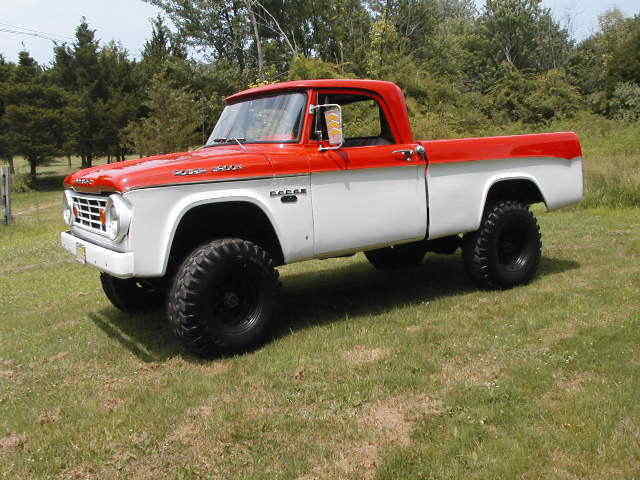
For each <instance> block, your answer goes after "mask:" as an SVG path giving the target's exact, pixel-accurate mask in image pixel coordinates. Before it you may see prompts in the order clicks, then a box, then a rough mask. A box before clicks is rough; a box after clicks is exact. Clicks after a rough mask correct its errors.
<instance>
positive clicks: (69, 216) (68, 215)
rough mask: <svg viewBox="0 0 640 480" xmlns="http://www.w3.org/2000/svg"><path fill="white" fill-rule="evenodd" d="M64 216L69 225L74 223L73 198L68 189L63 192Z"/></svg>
mask: <svg viewBox="0 0 640 480" xmlns="http://www.w3.org/2000/svg"><path fill="white" fill-rule="evenodd" d="M62 218H63V219H64V223H66V224H67V225H68V226H71V225H73V200H72V199H71V195H69V192H68V191H67V190H65V191H64V192H63V194H62Z"/></svg>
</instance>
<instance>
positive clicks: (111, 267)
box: [60, 232, 134, 278]
mask: <svg viewBox="0 0 640 480" xmlns="http://www.w3.org/2000/svg"><path fill="white" fill-rule="evenodd" d="M60 241H61V243H62V247H63V248H64V249H65V250H66V251H67V252H69V253H70V254H71V255H73V256H74V257H75V258H76V260H77V261H78V262H79V263H82V264H87V265H93V266H94V267H96V268H97V269H98V270H100V271H102V272H105V273H108V274H109V275H113V276H114V277H119V278H131V277H133V276H134V270H133V253H132V252H127V253H120V252H114V251H113V250H109V249H107V248H104V247H100V246H98V245H95V244H93V243H91V242H87V241H86V240H82V239H81V238H78V237H75V236H73V235H72V234H71V233H69V232H62V233H61V234H60Z"/></svg>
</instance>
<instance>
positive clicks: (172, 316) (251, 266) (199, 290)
mask: <svg viewBox="0 0 640 480" xmlns="http://www.w3.org/2000/svg"><path fill="white" fill-rule="evenodd" d="M278 286H279V283H278V271H277V270H276V269H275V268H274V267H273V261H272V259H271V257H270V256H269V254H268V253H267V252H265V251H264V250H263V249H262V248H260V247H259V246H257V245H255V244H253V243H251V242H248V241H245V240H240V239H234V238H229V239H220V240H214V241H212V242H211V243H208V244H206V245H203V246H201V247H199V248H197V249H196V250H195V251H194V252H193V253H192V254H191V255H189V257H187V259H186V260H185V261H184V263H183V264H182V266H181V267H180V269H179V270H178V273H177V275H176V278H175V280H174V283H173V286H172V288H171V291H170V293H169V296H168V300H167V314H168V317H169V320H170V322H171V324H172V325H173V327H174V330H175V332H176V335H177V336H178V338H179V339H180V340H181V342H182V343H183V345H184V347H185V348H186V349H187V350H188V351H190V352H192V353H193V354H195V355H198V356H201V357H212V356H214V355H218V354H229V353H240V352H244V351H247V350H250V349H252V348H255V347H257V346H259V345H260V344H262V343H263V342H264V340H265V339H266V336H267V334H268V329H269V326H270V322H271V317H272V313H273V308H274V305H275V301H276V296H277V292H278Z"/></svg>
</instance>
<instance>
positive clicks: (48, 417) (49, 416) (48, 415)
mask: <svg viewBox="0 0 640 480" xmlns="http://www.w3.org/2000/svg"><path fill="white" fill-rule="evenodd" d="M60 417H62V410H61V409H59V408H52V409H48V410H43V411H42V412H41V413H40V415H38V423H39V424H40V425H47V424H51V423H56V422H57V421H58V420H60Z"/></svg>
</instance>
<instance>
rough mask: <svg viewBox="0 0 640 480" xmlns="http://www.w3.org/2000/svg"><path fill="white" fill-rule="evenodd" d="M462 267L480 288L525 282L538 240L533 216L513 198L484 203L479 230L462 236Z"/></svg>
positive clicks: (538, 252)
mask: <svg viewBox="0 0 640 480" xmlns="http://www.w3.org/2000/svg"><path fill="white" fill-rule="evenodd" d="M463 243H464V244H463V258H464V263H465V267H466V270H467V272H468V274H469V275H470V277H471V278H472V279H473V280H474V282H475V283H476V284H478V286H480V287H481V288H484V289H506V288H511V287H515V286H517V285H522V284H526V283H528V282H529V281H530V280H531V279H532V278H533V276H534V275H535V274H536V271H537V269H538V264H539V263H540V257H541V255H542V240H541V236H540V228H539V227H538V222H537V220H536V217H535V216H534V215H533V213H531V211H530V210H529V207H528V206H527V205H525V204H522V203H520V202H516V201H502V202H498V203H496V204H494V205H491V206H488V207H487V211H486V212H485V215H484V218H483V220H482V225H481V226H480V229H479V230H477V231H476V232H472V233H469V234H467V235H465V237H464V240H463Z"/></svg>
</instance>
